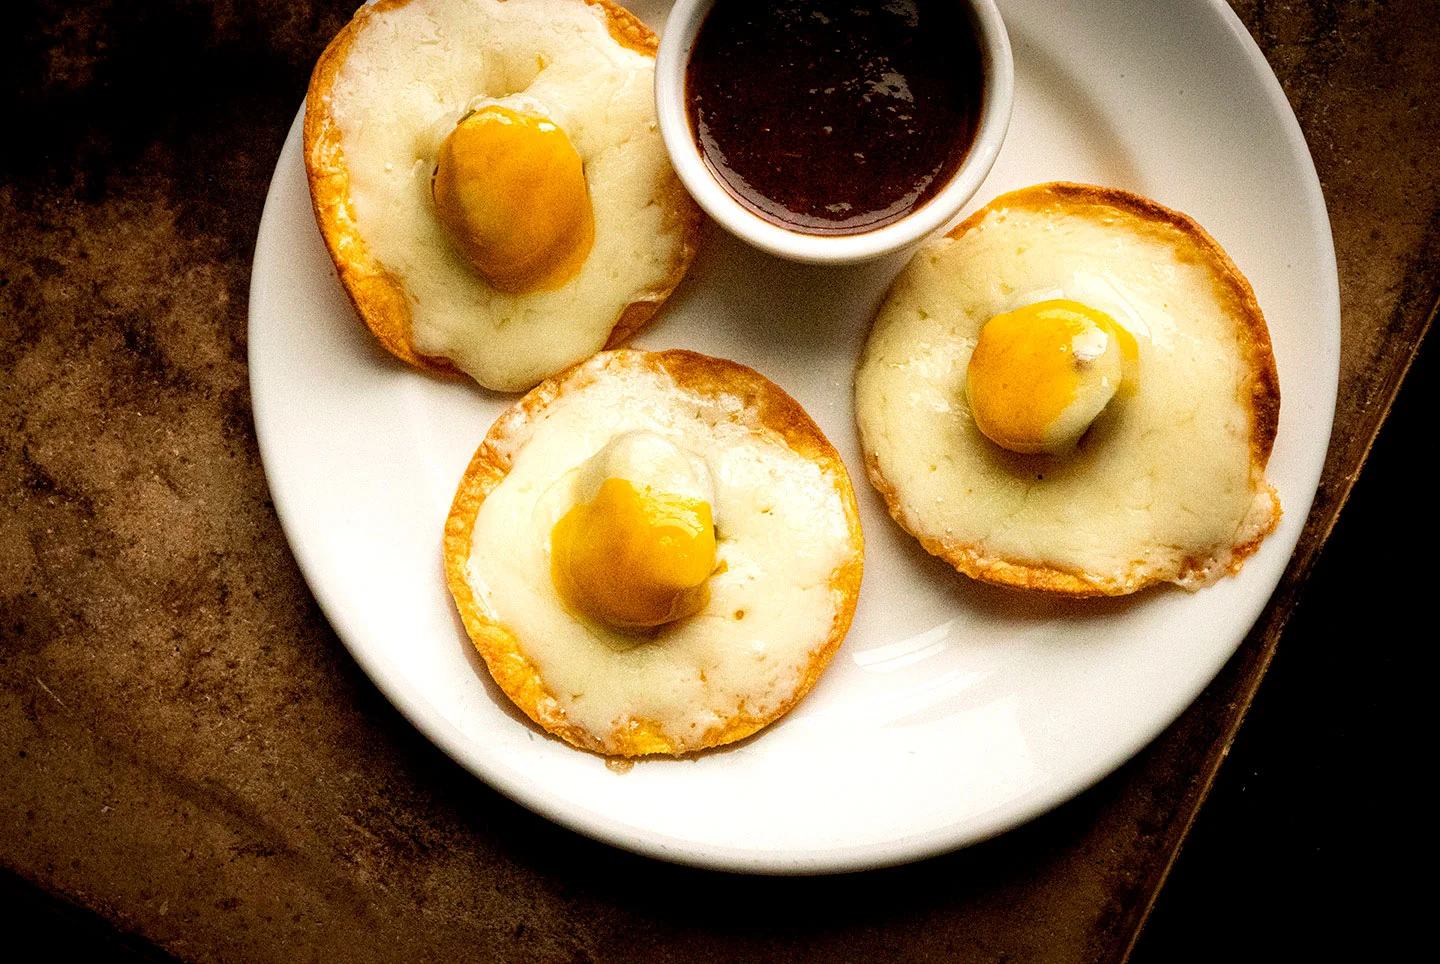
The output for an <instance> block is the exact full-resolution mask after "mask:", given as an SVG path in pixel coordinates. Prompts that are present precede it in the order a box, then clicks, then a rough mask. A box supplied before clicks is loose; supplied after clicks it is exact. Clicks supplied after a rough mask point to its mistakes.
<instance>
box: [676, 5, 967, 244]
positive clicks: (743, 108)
mask: <svg viewBox="0 0 1440 964" xmlns="http://www.w3.org/2000/svg"><path fill="white" fill-rule="evenodd" d="M981 96H982V80H981V68H980V50H979V46H978V44H977V42H976V40H975V35H974V32H973V29H972V27H971V25H970V21H969V19H968V18H967V16H966V14H965V11H964V9H963V5H962V4H960V3H958V2H956V0H888V2H886V0H849V2H833V0H779V2H775V0H771V2H763V0H719V2H717V3H716V4H715V7H714V9H712V10H711V12H710V14H709V15H708V16H707V17H706V18H705V22H704V23H703V24H701V26H700V32H699V34H698V36H697V37H696V40H695V47H694V49H693V51H692V53H691V54H690V64H689V67H688V69H687V71H686V83H685V99H686V105H687V107H688V110H689V113H690V123H691V126H692V129H693V131H694V134H695V141H696V143H697V144H698V145H699V147H700V152H701V154H702V155H703V156H704V158H705V161H706V163H707V164H708V165H709V167H710V169H711V170H712V171H713V172H714V173H715V175H716V177H717V178H718V180H719V181H720V183H721V184H723V185H724V186H725V188H726V189H727V190H728V191H729V192H730V194H731V195H732V196H734V197H735V199H736V200H738V201H739V202H740V203H741V204H743V205H745V207H747V208H749V209H750V210H752V211H754V212H755V213H756V214H758V215H760V216H761V217H763V218H764V219H766V220H767V221H771V222H773V223H776V224H780V225H782V226H785V227H789V228H793V229H795V230H798V231H803V232H805V233H807V234H860V233H862V232H865V231H873V230H874V229H876V228H879V227H883V226H884V225H886V224H890V223H892V222H894V221H898V220H900V219H901V218H903V217H904V216H905V215H907V214H909V213H910V212H911V211H913V210H915V209H916V208H918V207H919V206H920V205H922V204H924V203H925V202H926V201H928V200H929V199H930V198H931V197H933V196H934V195H935V194H936V193H937V192H938V191H939V190H940V189H941V188H942V187H944V186H945V184H946V183H947V182H948V181H949V180H950V178H951V176H952V175H953V174H954V173H955V171H956V170H957V169H958V168H959V167H960V164H961V162H962V161H963V160H964V159H965V155H966V153H968V152H969V150H970V144H971V142H972V141H973V140H974V138H975V128H976V126H977V124H978V121H979V115H980V102H981Z"/></svg>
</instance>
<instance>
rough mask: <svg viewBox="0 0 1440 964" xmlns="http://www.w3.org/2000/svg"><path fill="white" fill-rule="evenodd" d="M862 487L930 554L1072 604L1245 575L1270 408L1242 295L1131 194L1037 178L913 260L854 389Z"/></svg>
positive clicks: (1268, 386) (1265, 503)
mask: <svg viewBox="0 0 1440 964" xmlns="http://www.w3.org/2000/svg"><path fill="white" fill-rule="evenodd" d="M855 408H856V419H857V422H858V426H859V430H860V436H861V441H862V446H863V451H864V458H865V462H866V468H867V470H868V472H869V475H870V478H871V481H872V482H873V484H874V485H875V487H876V489H877V490H878V491H879V492H880V494H881V495H882V496H883V497H884V499H885V501H886V504H887V505H888V507H889V509H890V514H891V515H892V516H893V517H894V519H895V520H896V521H897V522H898V523H899V524H900V525H901V526H902V527H903V528H904V529H905V530H906V531H908V532H909V533H910V534H911V535H913V536H915V537H916V538H917V539H918V540H919V541H920V542H921V544H922V545H923V546H924V547H925V548H926V549H927V550H928V551H929V552H931V553H932V554H934V555H937V556H939V557H941V558H943V559H945V560H946V561H947V562H949V563H950V564H951V565H953V566H954V567H955V568H956V569H957V570H959V571H960V572H963V573H966V574H967V575H970V576H973V577H975V578H978V579H982V580H985V581H987V582H993V583H998V584H1002V585H1007V586H1015V587H1020V588H1028V589H1038V590H1045V591H1049V592H1054V593H1059V594H1063V595H1070V596H1095V595H1119V594H1125V593H1131V592H1134V591H1136V590H1138V589H1141V588H1143V587H1145V586H1148V585H1151V584H1154V583H1157V582H1173V583H1177V584H1179V585H1181V586H1183V587H1185V588H1188V589H1198V588H1200V587H1203V586H1206V585H1210V584H1211V583H1213V582H1214V581H1215V580H1217V579H1219V578H1220V577H1222V576H1224V575H1227V574H1233V573H1236V572H1238V571H1239V570H1240V568H1241V567H1242V565H1243V564H1244V561H1245V559H1246V558H1247V557H1248V556H1250V555H1251V554H1252V553H1254V552H1255V550H1256V549H1257V548H1258V547H1259V545H1260V542H1261V540H1262V539H1264V537H1265V536H1266V535H1268V534H1270V533H1271V532H1273V531H1274V529H1275V526H1276V525H1277V523H1278V521H1279V518H1280V503H1279V499H1278V497H1277V496H1276V494H1275V490H1274V488H1273V487H1272V486H1271V485H1270V484H1269V482H1267V481H1266V479H1265V466H1266V463H1267V462H1268V460H1269V457H1270V450H1271V447H1272V445H1273V443H1274V440H1275V431H1276V426H1277V423H1278V419H1279V411H1280V388H1279V380H1278V378H1277V375H1276V371H1275V360H1274V355H1273V353H1272V351H1271V347H1270V335H1269V331H1268V329H1267V328H1266V326H1265V319H1264V316H1263V315H1262V314H1261V311H1260V307H1259V305H1258V304H1256V302H1255V296H1254V293H1253V292H1252V290H1251V288H1250V285H1249V283H1248V282H1247V281H1246V280H1245V277H1244V276H1243V275H1242V274H1241V273H1240V271H1239V269H1238V268H1236V267H1235V265H1234V263H1233V262H1231V260H1230V258H1229V257H1228V256H1227V255H1226V254H1225V252H1224V251H1223V250H1222V249H1221V248H1220V246H1219V244H1217V243H1216V242H1215V240H1214V239H1213V238H1211V237H1210V235H1209V234H1207V233H1206V232H1205V231H1204V230H1203V229H1202V228H1201V227H1200V226H1199V225H1198V224H1196V223H1195V222H1194V221H1192V220H1191V219H1189V218H1188V217H1186V216H1184V215H1182V214H1179V213H1177V212H1174V211H1171V210H1169V209H1167V208H1164V207H1162V206H1160V205H1159V204H1156V203H1155V202H1153V201H1150V200H1148V199H1145V198H1142V197H1140V196H1138V195H1135V194H1130V193H1128V192H1124V191H1118V190H1114V189H1110V188H1101V187H1092V186H1089V185H1081V184H1065V183H1054V184H1041V185H1037V186H1034V187H1030V188H1025V189H1022V190H1019V191H1015V192H1012V193H1010V194H1005V195H1002V196H1001V197H998V198H996V199H995V200H994V201H992V202H990V204H988V205H986V206H985V207H984V208H982V209H981V210H979V211H977V212H976V213H975V214H973V215H972V216H971V217H969V218H968V219H967V220H965V221H964V222H963V223H961V224H960V225H959V226H958V227H956V228H955V229H954V230H953V231H951V232H950V233H949V234H948V235H947V236H946V237H944V238H941V239H939V240H937V241H935V242H933V243H931V244H930V245H928V246H926V247H925V248H923V249H921V250H920V251H918V252H917V253H916V254H915V256H914V258H913V259H912V260H911V262H910V263H909V265H907V266H906V268H905V269H904V270H903V271H902V272H901V274H900V276H899V277H898V278H897V279H896V280H895V283H894V285H893V286H892V288H891V290H890V293H889V294H888V295H887V297H886V299H885V301H884V303H883V304H882V305H881V307H880V309H879V312H878V314H877V316H876V319H875V322H874V326H873V328H872V329H871V332H870V335H869V338H868V341H867V343H866V346H865V349H864V353H863V355H862V357H861V359H860V361H859V365H858V369H857V372H856V380H855Z"/></svg>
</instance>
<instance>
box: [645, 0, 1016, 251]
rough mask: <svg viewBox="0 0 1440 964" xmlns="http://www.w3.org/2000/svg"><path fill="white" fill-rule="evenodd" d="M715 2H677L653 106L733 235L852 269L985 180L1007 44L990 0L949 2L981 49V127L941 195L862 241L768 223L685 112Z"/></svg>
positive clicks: (1006, 114) (679, 164) (698, 191)
mask: <svg viewBox="0 0 1440 964" xmlns="http://www.w3.org/2000/svg"><path fill="white" fill-rule="evenodd" d="M715 2H716V0H676V3H675V6H674V8H673V9H672V10H671V11H670V16H669V19H668V20H667V21H666V23H665V32H664V35H663V36H662V37H661V39H660V50H659V52H658V53H657V54H656V58H655V106H656V111H657V114H658V117H659V122H660V134H661V136H662V137H663V138H664V139H665V149H666V150H667V151H668V152H669V153H670V162H671V163H672V164H673V165H674V166H675V171H676V173H678V174H679V175H680V180H681V182H682V183H684V185H685V187H686V189H688V190H689V191H690V194H691V196H692V197H694V198H695V200H696V201H697V202H698V203H699V204H700V206H701V207H702V208H704V209H705V211H706V213H708V214H709V215H710V216H711V217H712V218H714V219H715V220H716V221H718V222H720V224H721V225H722V226H723V227H724V228H725V229H726V230H728V231H730V233H732V234H734V235H736V236H737V237H739V238H740V239H742V240H744V241H748V242H749V243H750V244H753V245H754V246H755V247H757V248H760V249H761V250H762V251H768V252H770V253H771V254H773V255H777V256H779V257H781V258H789V259H791V260H792V261H805V262H809V263H811V264H851V263H854V262H857V261H868V260H870V259H872V258H878V257H880V256H881V255H885V254H889V253H890V252H892V251H896V250H898V249H900V248H903V247H905V246H906V245H909V244H912V243H914V242H916V241H919V240H920V239H921V238H923V237H925V236H926V235H927V234H929V233H930V232H932V231H934V230H935V229H936V228H938V227H940V226H941V225H942V224H944V223H945V222H946V221H948V220H950V219H951V218H952V217H954V216H955V214H956V213H958V212H959V210H960V209H961V208H962V207H964V206H965V202H966V201H968V200H970V198H971V197H972V196H973V195H974V194H975V192H976V191H977V190H978V189H979V187H980V182H981V181H983V180H985V175H986V174H988V173H990V168H991V166H992V165H993V164H994V163H995V157H996V155H998V154H999V153H1000V145H1001V143H1002V142H1003V141H1004V140H1005V131H1006V130H1007V129H1008V128H1009V126H1010V110H1011V107H1012V106H1013V105H1014V100H1015V66H1014V63H1013V61H1012V60H1011V56H1010V38H1009V37H1008V36H1007V35H1006V33H1005V24H1004V23H1003V22H1002V21H1001V19H1000V11H998V10H996V9H995V3H994V0H953V2H955V3H959V4H961V5H962V6H964V7H965V9H966V12H967V13H968V14H969V17H970V22H971V24H972V25H973V28H974V30H975V37H976V40H977V43H978V46H979V48H980V57H981V77H982V78H983V80H982V83H983V93H982V96H981V102H980V124H979V128H978V130H977V131H976V133H975V141H974V143H973V144H971V146H970V153H969V154H967V155H966V157H965V160H964V162H963V163H962V164H961V165H960V168H959V169H958V170H957V171H956V172H955V174H954V176H952V177H951V178H950V181H949V183H948V184H946V185H945V186H944V187H943V188H941V189H940V191H939V192H938V193H937V194H936V195H935V196H934V197H932V198H930V200H928V201H926V202H925V203H924V204H922V205H921V206H920V207H919V208H917V209H916V210H914V211H913V212H911V213H910V214H907V215H906V216H905V217H903V218H901V219H900V220H899V221H895V222H894V223H892V224H887V225H886V226H884V227H882V228H877V229H875V230H874V231H867V232H865V233H863V234H843V235H822V234H805V233H803V232H800V231H795V230H789V229H787V228H783V227H781V226H780V225H777V224H773V223H771V222H770V221H766V220H765V219H764V218H762V217H760V216H759V215H756V214H754V213H753V212H751V211H750V210H749V209H748V208H746V207H745V206H744V205H742V204H741V203H740V202H739V201H737V200H735V198H733V197H732V196H731V195H730V192H729V191H727V190H726V189H725V188H724V187H723V186H722V185H721V184H720V183H719V182H718V181H717V180H716V179H715V176H714V175H713V174H712V173H711V172H710V169H709V167H707V166H706V164H705V161H704V159H703V157H702V156H701V154H700V148H699V147H698V146H697V144H696V143H695V132H694V131H693V130H692V129H691V127H690V118H689V115H688V112H687V110H686V106H685V70H686V67H687V66H688V65H689V63H690V51H691V49H692V48H693V47H694V46H695V35H696V34H697V33H699V31H700V25H701V24H702V23H704V22H705V16H706V14H708V13H709V12H710V8H711V7H713V6H714V5H715Z"/></svg>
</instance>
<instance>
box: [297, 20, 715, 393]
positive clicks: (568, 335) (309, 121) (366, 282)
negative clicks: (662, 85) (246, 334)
mask: <svg viewBox="0 0 1440 964" xmlns="http://www.w3.org/2000/svg"><path fill="white" fill-rule="evenodd" d="M655 46H656V40H655V35H654V34H653V33H651V32H650V31H649V30H648V29H647V28H646V27H645V26H644V25H643V24H642V23H640V21H639V20H637V19H636V18H635V17H634V16H633V15H631V14H630V13H629V12H627V11H626V10H624V9H623V8H621V7H619V6H616V5H614V4H612V3H609V2H608V0H593V2H592V0H381V2H379V3H376V4H374V5H371V6H366V7H362V8H361V10H360V11H359V12H358V13H357V14H356V15H355V19H354V20H353V21H352V22H351V23H350V24H349V25H348V26H347V27H346V28H345V29H344V30H343V31H341V33H340V34H339V35H338V36H337V37H336V38H335V40H334V41H333V42H332V43H331V44H330V46H329V48H327V49H326V51H325V53H324V55H322V57H321V58H320V61H319V63H318V64H317V65H316V68H315V72H314V74H313V76H312V78H311V83H310V90H309V93H308V95H307V98H306V115H305V131H304V134H305V144H304V147H305V151H304V153H305V163H306V170H307V173H308V176H309V179H310V190H311V198H312V200H313V202H314V206H315V213H316V218H317V221H318V222H319V225H320V229H321V234H322V235H323V237H324V239H325V242H326V246H327V247H328V249H329V251H330V254H331V256H332V258H333V259H334V261H335V265H336V268H337V270H338V272H339V276H340V280H341V282H342V284H343V285H344V287H345V289H346V291H347V293H348V294H349V295H350V298H351V301H352V302H354V304H355V307H356V309H357V311H358V312H359V314H360V317H361V318H362V320H364V321H365V323H366V324H367V325H368V326H369V327H370V329H371V330H372V331H373V332H374V333H375V335H376V336H377V337H378V338H379V340H380V342H381V343H382V344H383V345H384V346H385V347H386V348H387V349H388V350H389V351H391V352H392V353H393V354H395V355H397V356H398V357H400V358H402V359H404V360H405V361H407V362H410V363H411V364H413V365H416V366H418V367H420V368H424V369H431V370H437V371H452V372H453V371H456V370H458V371H460V372H464V373H466V374H468V375H470V376H471V377H473V378H474V379H475V380H476V381H478V382H479V383H480V384H482V385H484V386H486V387H487V388H492V389H498V390H520V389H525V388H529V387H530V386H532V385H534V384H535V383H536V382H538V381H540V380H541V379H542V378H544V377H546V376H548V375H550V374H553V373H555V372H557V371H560V370H562V369H564V368H566V367H568V366H569V365H572V364H574V363H575V362H577V361H580V360H581V359H584V358H587V357H589V356H590V355H591V354H593V353H594V352H596V351H598V350H600V349H602V348H604V347H606V346H607V345H614V344H618V343H619V342H621V341H623V340H624V339H625V338H626V337H628V336H629V335H630V334H632V333H633V332H634V331H636V330H637V329H639V328H640V327H641V326H643V325H644V324H645V323H646V321H648V319H649V318H650V316H651V315H652V314H653V313H654V312H655V310H656V309H657V308H658V307H659V305H660V304H661V303H662V302H663V301H664V300H665V299H666V298H667V297H668V296H669V294H670V292H671V291H672V290H673V289H674V287H675V285H676V284H678V283H679V281H680V278H681V277H682V276H683V275H684V273H685V270H686V269H687V267H688V266H689V264H690V261H691V260H692V259H693V257H694V252H695V244H696V240H697V237H698V233H699V226H700V214H699V209H698V208H696V206H695V204H694V202H693V201H691V200H690V198H689V196H688V195H687V194H686V193H685V191H684V189H683V188H682V187H681V185H680V183H679V180H678V178H677V177H676V176H675V173H674V171H673V170H672V169H671V167H670V162H669V158H668V157H667V155H666V153H665V147H664V144H663V143H662V141H661V138H660V134H659V128H658V126H657V124H656V120H655V103H654V94H653V78H654V53H655Z"/></svg>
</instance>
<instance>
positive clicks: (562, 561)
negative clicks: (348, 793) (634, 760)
mask: <svg viewBox="0 0 1440 964" xmlns="http://www.w3.org/2000/svg"><path fill="white" fill-rule="evenodd" d="M444 554H445V572H446V578H447V580H448V583H449V587H450V591H451V594H452V596H453V597H454V599H455V603H456V606H457V607H458V608H459V611H460V614H461V617H462V620H463V622H464V624H465V629H466V632H467V633H468V635H469V637H470V639H471V641H472V642H473V643H474V645H475V647H476V649H477V650H478V651H479V652H480V655H481V656H482V657H483V658H484V660H485V663H486V665H487V667H488V668H489V671H490V674H491V675H492V676H493V677H494V679H495V682H496V683H497V684H498V685H499V687H500V689H501V690H503V691H504V693H505V694H506V696H508V697H509V698H510V699H511V700H512V701H513V702H514V703H515V705H516V706H518V707H519V708H520V709H521V710H523V711H524V712H525V714H526V715H527V716H529V717H530V718H531V719H532V720H534V721H535V722H536V723H538V724H539V725H540V726H542V727H543V728H544V729H546V730H547V731H549V732H551V733H553V734H555V735H557V736H560V737H562V738H563V739H565V740H567V741H569V742H570V743H572V744H574V745H576V746H579V747H583V748H585V749H589V750H594V751H596V752H599V753H604V754H611V755H618V756H627V757H629V756H638V755H645V754H656V753H665V754H682V753H688V752H691V751H695V750H701V749H705V748H707V747H713V746H718V745H720V744H724V743H731V742H733V741H735V740H739V739H742V738H744V737H746V736H749V735H750V734H752V733H754V732H756V731H757V730H759V729H761V728H762V727H764V726H766V725H768V724H769V723H771V722H773V721H775V720H776V719H778V718H779V717H781V716H783V715H784V714H785V713H786V712H788V711H789V710H790V709H791V708H792V707H794V706H795V705H796V703H798V702H799V701H800V699H802V698H803V697H804V696H805V694H806V693H808V692H809V690H810V688H811V687H812V686H814V684H815V682H816V680H817V679H818V678H819V676H820V673H821V672H822V671H823V670H824V668H825V666H826V664H827V663H828V662H829V660H830V657H831V656H832V655H833V654H834V652H835V650H836V649H837V648H838V647H839V645H840V642H841V640H842V639H843V638H844V637H845V633H846V631H847V630H848V629H849V626H850V620H851V617H852V616H853V614H854V611H855V602H856V598H857V595H858V592H859V588H860V577H861V571H862V568H863V557H864V544H863V540H862V537H861V533H860V523H859V516H858V513H857V510H856V506H855V496H854V491H853V490H852V488H851V485H850V479H849V476H848V474H847V473H846V471H845V467H844V465H843V464H841V462H840V459H839V457H838V456H837V455H836V453H835V450H834V448H833V447H832V446H831V445H830V443H829V442H828V441H827V440H826V439H825V437H824V435H823V434H821V432H820V430H819V429H818V428H817V427H816V425H815V423H814V422H813V421H812V420H811V419H810V417H809V416H808V415H807V414H806V413H805V411H804V410H803V409H802V408H801V407H800V406H799V404H797V403H796V402H795V401H794V400H793V399H792V398H790V397H789V396H788V395H786V394H785V393H784V392H783V391H781V390H780V388H778V387H777V386H776V385H774V384H773V383H772V382H770V381H769V380H767V379H765V378H764V377H763V376H761V375H759V374H757V373H756V372H754V371H752V370H751V369H749V368H746V367H744V366H742V365H738V364H736V363H734V362H730V361H725V360H723V359H718V358H711V357H708V356H705V355H699V354H695V353H693V352H686V351H666V352H658V353H648V352H641V351H634V350H619V351H608V352H602V353H600V354H598V355H596V356H595V357H593V358H591V359H590V360H588V361H586V362H584V363H582V364H580V365H577V366H576V367H574V368H572V369H570V370H568V371H566V372H565V373H563V374H561V375H559V376H557V377H555V378H552V379H550V380H548V381H546V382H544V383H543V384H541V385H540V386H539V387H537V388H535V389H534V390H533V391H531V392H530V393H529V394H528V395H526V396H524V397H523V398H521V399H520V400H519V401H518V402H516V403H515V404H514V406H512V407H511V408H510V409H509V410H508V411H507V412H505V413H504V414H503V415H501V417H500V418H499V419H498V420H497V421H496V422H495V424H494V426H493V427H492V428H491V429H490V432H489V434H488V435H487V436H486V437H485V440H484V442H483V443H481V445H480V447H479V449H478V450H477V451H476V453H475V456H474V458H473V459H472V460H471V462H470V465H469V467H468V469H467V470H466V472H465V474H464V477H463V478H462V480H461V482H460V485H459V488H458V491H457V493H456V495H455V501H454V504H453V507H452V508H451V511H450V516H449V518H448V520H447V522H446V527H445V540H444Z"/></svg>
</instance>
